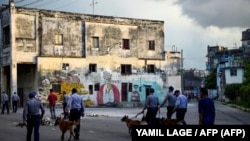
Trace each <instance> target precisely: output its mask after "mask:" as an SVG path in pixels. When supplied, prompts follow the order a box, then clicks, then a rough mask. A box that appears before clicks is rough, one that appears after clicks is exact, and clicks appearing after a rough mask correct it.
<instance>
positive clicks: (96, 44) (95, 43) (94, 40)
mask: <svg viewBox="0 0 250 141" xmlns="http://www.w3.org/2000/svg"><path fill="white" fill-rule="evenodd" d="M92 45H93V47H94V48H99V37H92Z"/></svg>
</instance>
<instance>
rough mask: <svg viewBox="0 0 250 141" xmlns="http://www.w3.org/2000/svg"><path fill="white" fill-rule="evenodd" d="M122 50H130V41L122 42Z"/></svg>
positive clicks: (124, 40)
mask: <svg viewBox="0 0 250 141" xmlns="http://www.w3.org/2000/svg"><path fill="white" fill-rule="evenodd" d="M122 49H130V47H129V39H123V40H122Z"/></svg>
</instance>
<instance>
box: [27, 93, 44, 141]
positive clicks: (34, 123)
mask: <svg viewBox="0 0 250 141" xmlns="http://www.w3.org/2000/svg"><path fill="white" fill-rule="evenodd" d="M40 110H41V112H40ZM44 113H45V110H44V107H43V105H42V103H41V101H40V100H38V99H36V98H35V93H34V92H30V93H29V100H28V101H27V102H26V104H25V106H24V109H23V122H24V124H25V125H26V126H27V135H26V141H31V136H32V132H33V129H34V141H39V140H40V135H39V129H40V121H41V119H42V118H43V115H44Z"/></svg>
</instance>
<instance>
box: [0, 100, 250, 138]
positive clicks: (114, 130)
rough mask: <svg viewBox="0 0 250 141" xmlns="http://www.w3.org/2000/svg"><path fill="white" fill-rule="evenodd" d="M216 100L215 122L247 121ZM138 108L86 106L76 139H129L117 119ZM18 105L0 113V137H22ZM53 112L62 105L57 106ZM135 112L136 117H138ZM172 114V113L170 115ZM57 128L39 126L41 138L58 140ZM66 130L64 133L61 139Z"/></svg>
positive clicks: (192, 118)
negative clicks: (8, 112) (14, 108)
mask: <svg viewBox="0 0 250 141" xmlns="http://www.w3.org/2000/svg"><path fill="white" fill-rule="evenodd" d="M215 104H216V121H215V123H216V124H217V125H249V124H250V113H247V112H244V111H241V110H239V109H236V108H231V107H229V106H227V105H223V104H221V103H219V102H215ZM141 109H142V108H86V109H85V113H86V114H85V115H86V116H85V117H83V118H82V120H81V134H80V140H86V141H103V140H104V141H106V140H107V141H117V140H119V141H130V140H131V136H130V135H129V133H128V128H127V126H126V123H125V122H121V121H120V119H121V118H122V116H124V115H128V116H129V117H130V118H133V117H134V116H135V115H136V114H137V113H139V112H140V111H141ZM22 110H23V109H22V108H19V109H18V112H17V113H12V111H11V113H10V114H9V115H7V114H6V113H5V114H4V115H0V124H1V128H0V138H1V141H25V136H26V128H25V127H23V128H21V127H20V126H18V127H16V124H17V123H19V122H21V121H22ZM56 112H57V115H59V114H60V113H61V112H62V109H59V108H58V109H57V111H56ZM49 115H50V114H49V109H47V108H46V113H45V116H49ZM165 115H166V108H165V107H163V108H161V110H160V112H159V114H158V117H164V116H165ZM141 117H142V115H139V116H138V117H137V118H136V119H141ZM174 117H175V115H174ZM185 120H186V122H187V123H188V124H189V125H197V124H198V113H197V101H191V102H190V103H189V105H188V111H187V114H186V117H185ZM60 136H61V132H60V130H59V127H58V126H56V127H55V126H46V125H43V126H41V127H40V139H41V141H59V140H60ZM68 137H69V133H68V132H67V133H66V134H65V140H66V139H67V138H68Z"/></svg>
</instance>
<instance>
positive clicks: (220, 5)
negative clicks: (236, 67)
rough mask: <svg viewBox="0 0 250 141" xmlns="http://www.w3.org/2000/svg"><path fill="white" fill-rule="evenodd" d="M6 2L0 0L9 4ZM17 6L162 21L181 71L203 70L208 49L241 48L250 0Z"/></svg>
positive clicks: (39, 1) (76, 0) (90, 0)
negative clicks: (180, 56)
mask: <svg viewBox="0 0 250 141" xmlns="http://www.w3.org/2000/svg"><path fill="white" fill-rule="evenodd" d="M8 1H9V0H0V4H8ZM14 2H15V4H16V5H17V6H24V7H32V8H39V9H49V10H57V11H68V12H76V13H82V14H94V15H104V16H115V17H126V18H137V19H149V20H160V21H164V36H165V41H164V42H165V45H164V48H165V51H180V52H181V51H182V52H183V68H184V69H198V70H205V69H206V62H207V57H206V55H207V47H208V46H216V45H219V46H224V47H228V48H229V49H233V48H239V47H241V45H242V42H241V37H242V32H243V31H246V29H249V28H250V16H249V15H250V0H14Z"/></svg>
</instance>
